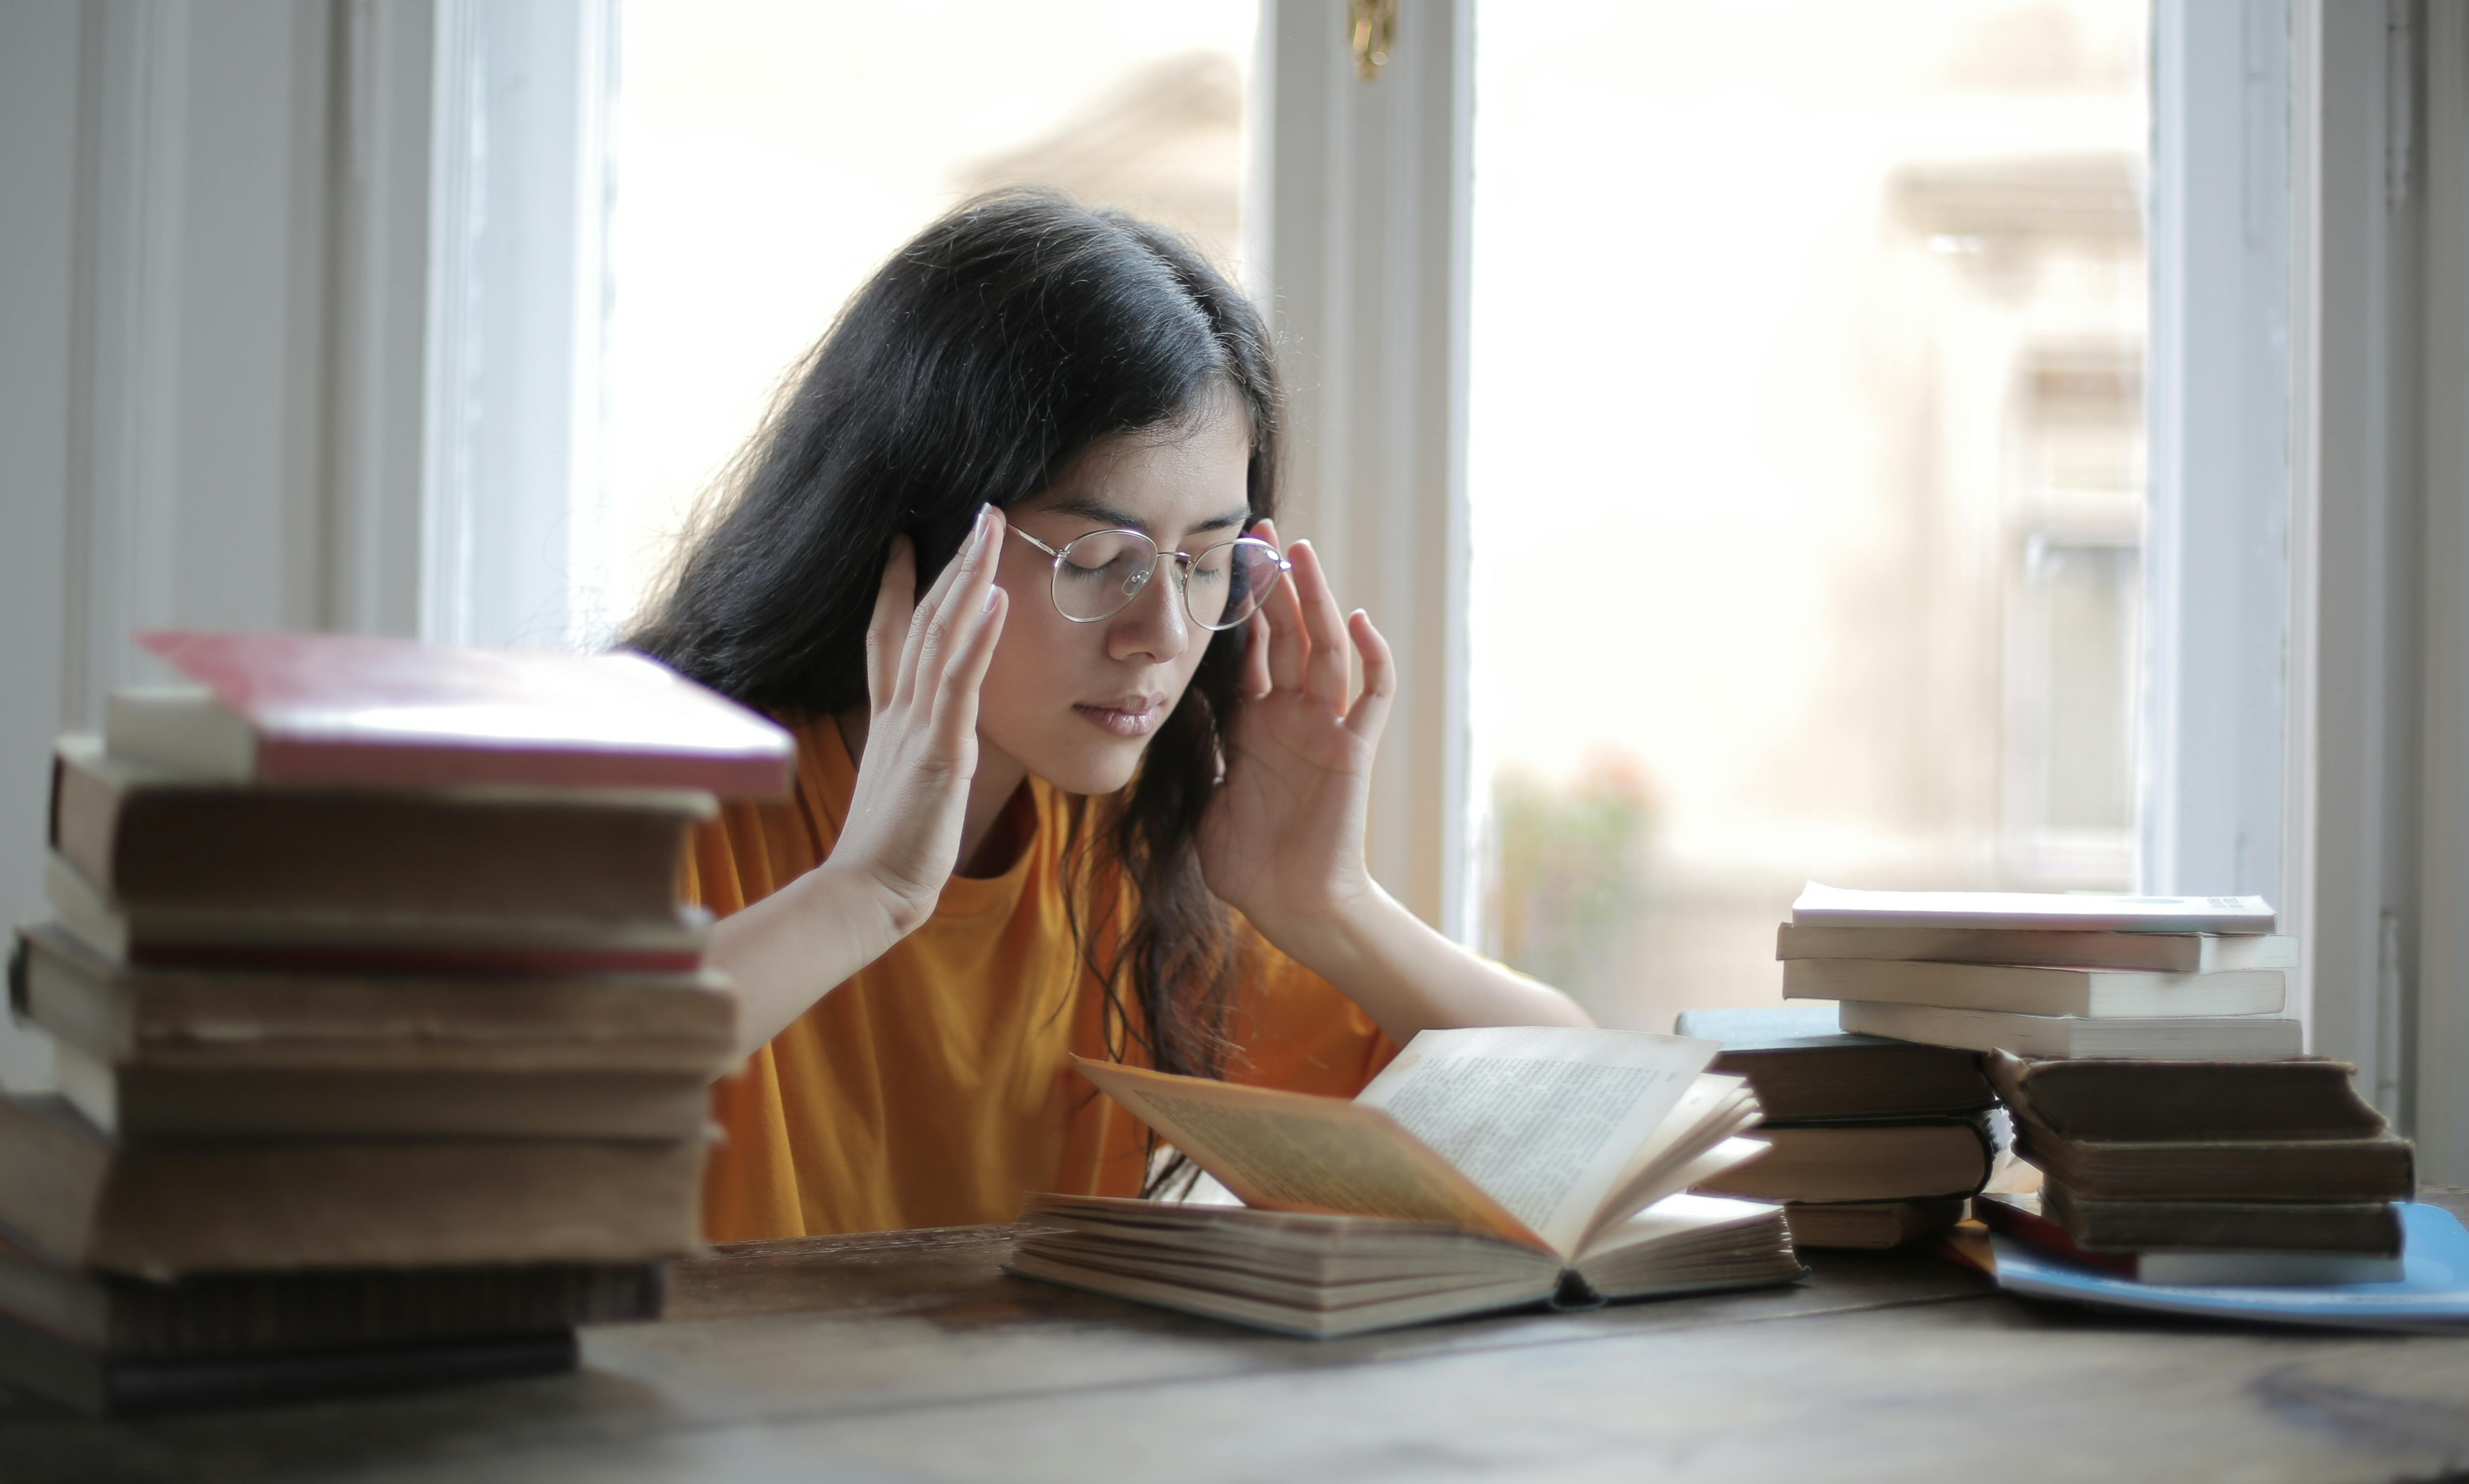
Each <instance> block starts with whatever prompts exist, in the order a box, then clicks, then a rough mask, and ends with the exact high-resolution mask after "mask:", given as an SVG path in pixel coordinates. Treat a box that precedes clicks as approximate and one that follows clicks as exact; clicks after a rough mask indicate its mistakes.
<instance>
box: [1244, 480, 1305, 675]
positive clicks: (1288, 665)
mask: <svg viewBox="0 0 2469 1484" xmlns="http://www.w3.org/2000/svg"><path fill="white" fill-rule="evenodd" d="M1256 529H1257V530H1258V532H1259V533H1260V539H1262V540H1264V541H1268V542H1271V543H1273V544H1274V543H1275V542H1276V541H1277V539H1278V528H1277V527H1276V526H1275V525H1274V524H1272V523H1271V522H1269V521H1266V520H1263V521H1261V522H1260V524H1259V525H1258V527H1257V528H1256ZM1259 616H1260V619H1261V620H1262V621H1263V622H1265V623H1266V624H1267V625H1268V628H1269V653H1268V667H1269V681H1270V684H1271V685H1274V686H1276V687H1277V688H1278V689H1280V690H1288V691H1300V690H1302V689H1303V686H1304V662H1305V660H1306V659H1307V658H1308V657H1309V656H1310V652H1311V641H1310V640H1309V639H1308V638H1307V637H1305V636H1304V610H1303V603H1302V600H1301V599H1300V598H1298V597H1297V596H1296V594H1295V580H1294V576H1293V574H1291V573H1289V574H1287V575H1285V576H1282V577H1281V578H1279V579H1278V582H1277V585H1276V586H1274V587H1271V588H1270V589H1269V591H1268V594H1267V596H1266V597H1264V598H1263V599H1262V600H1261V603H1260V614H1259ZM1261 694H1262V695H1266V694H1267V691H1266V690H1265V689H1264V690H1263V691H1262V692H1261Z"/></svg>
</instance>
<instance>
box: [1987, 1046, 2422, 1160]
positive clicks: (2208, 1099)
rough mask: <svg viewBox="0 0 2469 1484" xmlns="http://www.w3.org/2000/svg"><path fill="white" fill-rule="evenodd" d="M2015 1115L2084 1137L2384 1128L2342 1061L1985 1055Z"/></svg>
mask: <svg viewBox="0 0 2469 1484" xmlns="http://www.w3.org/2000/svg"><path fill="white" fill-rule="evenodd" d="M1988 1069H1989V1077H1990V1080H1991V1082H1993V1083H1994V1084H1996V1088H1997V1094H1998V1096H1999V1097H2000V1098H2002V1099H2004V1100H2005V1102H2006V1105H2007V1106H2008V1107H2012V1108H2014V1109H2015V1111H2016V1113H2017V1115H2018V1116H2019V1117H2023V1118H2029V1119H2030V1120H2031V1121H2032V1122H2033V1123H2034V1124H2036V1125H2038V1126H2039V1127H2041V1128H2043V1129H2046V1130H2050V1131H2051V1132H2052V1133H2054V1134H2060V1135H2065V1136H2068V1137H2072V1138H2083V1139H2194V1140H2206V1139H2362V1138H2372V1137H2374V1136H2376V1135H2378V1134H2381V1133H2383V1132H2384V1131H2385V1130H2386V1124H2385V1121H2384V1115H2383V1114H2382V1113H2380V1112H2377V1111H2376V1110H2375V1108H2374V1107H2372V1106H2371V1105H2369V1104H2368V1103H2367V1102H2366V1101H2365V1099H2364V1098H2362V1097H2360V1096H2358V1093H2357V1089H2356V1087H2355V1086H2354V1085H2353V1084H2352V1082H2351V1079H2352V1078H2353V1077H2354V1076H2355V1075H2356V1072H2357V1068H2355V1067H2353V1066H2351V1065H2350V1064H2349V1063H2348V1062H2328V1061H2325V1060H2323V1059H2322V1058H2320V1057H2297V1058H2292V1059H2290V1060H2287V1061H2281V1062H2125V1061H2109V1060H2060V1061H2041V1062H2033V1061H2026V1060H2024V1059H2023V1058H2021V1057H2016V1056H2009V1055H2007V1054H2006V1053H2004V1052H1993V1053H1991V1055H1990V1058H1989V1065H1988Z"/></svg>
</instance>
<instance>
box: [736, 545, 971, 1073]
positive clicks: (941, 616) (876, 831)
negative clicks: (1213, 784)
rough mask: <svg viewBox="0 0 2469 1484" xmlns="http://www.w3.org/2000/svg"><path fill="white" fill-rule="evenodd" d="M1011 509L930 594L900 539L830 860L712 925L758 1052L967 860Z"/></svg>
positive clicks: (902, 930) (861, 964) (898, 929)
mask: <svg viewBox="0 0 2469 1484" xmlns="http://www.w3.org/2000/svg"><path fill="white" fill-rule="evenodd" d="M1002 534H1003V516H1002V515H1000V514H996V513H995V512H994V511H993V510H992V509H988V510H987V511H986V512H984V513H983V514H981V515H980V516H979V518H978V524H977V527H976V528H975V529H974V530H973V531H972V532H971V533H970V536H969V539H968V541H967V543H966V544H965V545H963V546H962V547H961V549H960V551H959V554H958V556H957V557H955V558H954V559H953V560H952V561H950V562H949V563H947V564H946V565H945V566H944V568H943V574H942V576H941V577H939V578H938V579H936V580H935V585H934V587H933V588H931V589H930V590H929V591H928V592H927V594H926V597H925V598H924V600H923V601H912V595H913V594H914V593H915V592H916V585H917V578H916V574H917V563H916V555H915V553H914V551H913V550H912V548H911V546H910V543H909V541H908V538H907V537H902V538H900V539H898V540H896V541H894V542H893V543H892V549H891V558H890V559H889V560H888V561H887V562H886V563H885V564H884V571H883V587H882V589H881V591H880V592H878V593H877V594H876V597H875V605H874V619H873V622H872V623H871V624H869V625H868V626H867V628H866V635H865V678H866V694H867V700H868V703H869V710H868V716H867V723H866V741H865V757H864V758H863V759H862V760H860V763H859V765H858V773H857V791H856V793H855V794H854V795H852V796H851V798H850V800H849V813H848V823H847V824H846V825H845V826H844V827H843V828H842V831H841V835H840V839H839V841H838V842H837V843H836V844H835V845H834V846H833V848H832V854H831V858H830V859H828V860H826V861H824V862H823V863H822V864H821V865H819V866H817V867H816V868H815V869H814V870H812V871H809V872H807V873H806V874H805V875H804V876H801V877H799V878H797V879H796V880H794V881H792V882H790V883H789V884H788V885H786V886H784V887H782V888H781V889H780V890H778V891H776V892H774V893H773V894H772V895H771V896H769V897H767V898H765V899H764V900H762V901H761V902H755V903H754V904H753V905H751V906H750V907H748V908H747V909H746V910H744V911H742V912H738V913H734V914H732V915H730V916H729V917H727V918H724V919H723V920H722V921H721V922H720V924H719V925H717V926H715V927H714V928H713V929H712V934H711V950H710V955H709V957H710V960H711V962H712V964H713V965H714V967H716V968H718V969H720V970H723V971H724V972H726V973H727V975H728V976H729V978H730V979H732V980H734V981H735V982H736V985H737V993H738V997H739V1016H738V1051H739V1054H740V1055H741V1056H751V1055H752V1054H753V1053H754V1052H755V1051H756V1050H758V1049H759V1048H761V1047H762V1046H763V1045H764V1044H765V1043H766V1042H768V1041H769V1040H771V1039H772V1038H773V1037H774V1036H777V1035H779V1034H780V1032H781V1031H782V1030H783V1029H785V1028H786V1027H787V1026H788V1024H789V1022H791V1021H792V1020H795V1019H796V1018H797V1017H798V1016H801V1015H804V1014H805V1013H806V1012H807V1010H809V1009H811V1008H812V1007H813V1006H814V1004H815V1002H816V1001H817V1000H819V999H821V998H822V997H823V995H824V994H826V993H829V992H830V991H831V990H833V989H834V988H836V987H837V986H839V985H841V984H842V983H843V982H845V981H846V980H847V979H848V977H849V976H850V975H851V974H854V973H856V972H857V971H858V970H861V969H864V968H865V966H866V965H868V964H871V963H873V962H874V961H875V960H876V959H878V958H881V957H882V956H883V955H884V953H885V952H886V951H888V949H889V948H890V947H891V946H892V945H893V944H895V943H898V942H899V941H900V940H901V939H903V938H905V937H907V936H908V935H909V934H910V933H911V932H913V931H915V930H916V929H917V928H918V926H919V925H922V924H924V923H925V922H926V920H927V919H928V918H930V917H932V916H933V915H934V913H935V901H936V899H937V898H939V897H940V896H941V895H942V891H943V883H944V881H945V880H946V879H949V878H950V876H951V874H952V869H953V866H954V865H955V863H956V862H957V861H958V858H959V851H960V832H961V826H962V822H963V819H964V817H965V814H966V810H967V807H968V801H969V783H970V780H971V779H972V778H973V777H975V776H976V773H977V766H978V686H979V683H980V682H981V681H982V680H983V679H984V678H985V674H986V666H987V664H988V662H989V661H991V660H992V658H993V657H994V651H995V640H996V638H997V637H998V636H999V635H1000V634H1001V633H1002V631H1003V620H1004V602H1005V598H1004V592H1003V589H1001V588H999V587H997V586H995V585H994V571H995V559H994V542H995V541H997V540H999V539H1001V537H1002Z"/></svg>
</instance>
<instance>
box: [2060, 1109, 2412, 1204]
mask: <svg viewBox="0 0 2469 1484" xmlns="http://www.w3.org/2000/svg"><path fill="white" fill-rule="evenodd" d="M2015 1152H2016V1153H2019V1154H2020V1155H2022V1156H2023V1157H2024V1158H2026V1159H2028V1160H2030V1161H2031V1162H2032V1163H2034V1164H2036V1165H2038V1166H2040V1167H2041V1169H2042V1171H2043V1172H2045V1173H2046V1174H2047V1175H2049V1176H2051V1177H2052V1178H2055V1179H2058V1180H2061V1181H2063V1182H2065V1184H2066V1185H2068V1186H2071V1187H2072V1188H2073V1189H2074V1191H2075V1193H2076V1194H2077V1195H2081V1196H2089V1197H2092V1198H2094V1199H2102V1200H2289V1201H2305V1200H2334V1201H2342V1200H2345V1201H2360V1200H2407V1199H2410V1198H2411V1197H2412V1196H2414V1195H2415V1194H2416V1193H2417V1180H2416V1171H2415V1165H2414V1160H2413V1152H2412V1151H2411V1147H2410V1142H2409V1140H2407V1139H2404V1138H2399V1137H2397V1136H2395V1135H2392V1134H2388V1133H2385V1134H2378V1135H2376V1136H2375V1137H2373V1138H2365V1139H2184V1140H2169V1141H2161V1140H2153V1139H2136V1140H2131V1141H2130V1140H2123V1139H2118V1140H2111V1139H2070V1138H2067V1137H2065V1136H2064V1135H2062V1134H2056V1133H2052V1132H2050V1131H2049V1130H2046V1129H2044V1128H2042V1127H2041V1126H2040V1125H2038V1124H2035V1123H2034V1122H2032V1121H2031V1120H2030V1119H2029V1118H2026V1117H2023V1116H2022V1115H2020V1114H2018V1115H2017V1117H2016V1119H2015Z"/></svg>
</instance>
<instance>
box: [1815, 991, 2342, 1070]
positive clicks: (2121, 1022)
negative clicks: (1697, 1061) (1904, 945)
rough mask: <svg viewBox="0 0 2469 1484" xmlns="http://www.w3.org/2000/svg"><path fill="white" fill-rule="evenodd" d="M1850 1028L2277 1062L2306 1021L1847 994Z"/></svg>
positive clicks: (2049, 1047) (2030, 1049)
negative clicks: (1950, 1003)
mask: <svg viewBox="0 0 2469 1484" xmlns="http://www.w3.org/2000/svg"><path fill="white" fill-rule="evenodd" d="M1835 1008H1836V1015H1837V1016H1838V1018H1839V1020H1840V1023H1841V1024H1842V1027H1843V1029H1845V1030H1847V1031H1858V1032H1861V1033H1863V1034H1866V1035H1870V1036H1889V1037H1893V1038H1895V1039H1899V1040H1917V1041H1925V1042H1927V1043H1928V1044H1930V1045H1935V1046H1959V1047H1962V1048H1965V1049H1967V1050H1971V1051H1997V1050H2005V1051H2011V1052H2014V1053H2017V1054H2018V1055H2020V1056H2027V1057H2142V1058H2151V1059H2155V1060H2159V1061H2188V1060H2197V1061H2224V1062H2225V1061H2255V1062H2265V1061H2276V1060H2278V1059H2280V1058H2283V1057H2294V1056H2296V1055H2297V1054H2298V1053H2299V1052H2300V1051H2302V1050H2303V1049H2304V1035H2303V1029H2304V1028H2303V1027H2301V1026H2300V1025H2299V1024H2298V1023H2297V1022H2296V1020H2292V1019H2288V1018H2286V1017H2284V1016H2126V1017H2121V1018H2115V1019H2111V1018H2105V1017H2102V1016H2026V1015H2016V1014H2013V1013H2011V1012H2008V1011H2002V1010H1957V1009H1950V1008H1947V1007H1945V1006H1941V1005H1899V1004H1891V1003H1887V1002H1884V1001H1880V1000H1858V999H1847V1000H1843V1001H1841V1002H1840V1003H1839V1004H1838V1005H1837V1006H1836V1007H1835Z"/></svg>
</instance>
